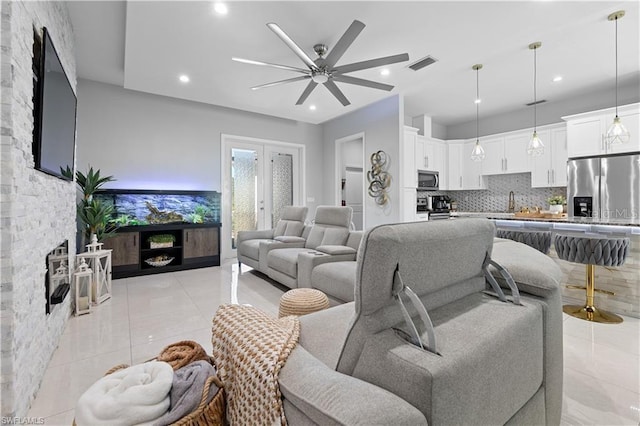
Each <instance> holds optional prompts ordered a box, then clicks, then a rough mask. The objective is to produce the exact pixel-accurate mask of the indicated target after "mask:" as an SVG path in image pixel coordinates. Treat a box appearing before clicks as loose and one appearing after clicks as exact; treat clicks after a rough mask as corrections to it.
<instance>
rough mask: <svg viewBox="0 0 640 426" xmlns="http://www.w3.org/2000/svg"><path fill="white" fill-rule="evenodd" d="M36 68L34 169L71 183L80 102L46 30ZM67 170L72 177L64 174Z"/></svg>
mask: <svg viewBox="0 0 640 426" xmlns="http://www.w3.org/2000/svg"><path fill="white" fill-rule="evenodd" d="M35 54H38V52H35ZM37 68H38V70H37V75H36V76H37V83H36V93H35V96H34V112H35V114H34V117H35V128H34V141H33V157H34V161H35V167H36V169H38V170H40V171H43V172H45V173H48V174H50V175H53V176H57V177H59V178H61V179H66V180H72V179H73V170H74V168H73V164H74V155H75V145H76V103H77V99H76V95H75V93H74V92H73V88H72V87H71V83H70V82H69V79H68V78H67V75H66V74H65V72H64V69H63V68H62V64H61V62H60V58H59V56H58V53H57V52H56V49H55V47H54V45H53V41H52V40H51V37H50V35H49V32H48V31H47V29H46V28H43V34H42V43H41V49H40V57H39V67H37ZM68 169H69V170H70V171H71V173H65V171H67V170H68Z"/></svg>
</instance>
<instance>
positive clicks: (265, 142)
mask: <svg viewBox="0 0 640 426" xmlns="http://www.w3.org/2000/svg"><path fill="white" fill-rule="evenodd" d="M243 145H244V146H247V147H248V146H256V145H261V146H262V147H263V148H264V153H265V154H266V153H268V152H272V151H273V150H276V149H277V148H280V149H284V150H285V151H289V150H290V151H291V152H292V153H293V152H296V153H297V154H298V155H294V156H293V169H294V173H293V174H294V179H293V203H294V205H298V206H302V205H304V200H305V199H306V197H305V195H306V187H307V185H306V173H305V158H306V157H305V154H306V147H305V145H303V144H297V143H291V142H283V141H277V140H271V139H262V138H253V137H248V136H239V135H231V134H225V133H222V134H221V135H220V163H221V164H220V182H221V186H222V188H221V190H222V230H221V235H220V241H221V244H220V245H221V247H220V250H221V252H220V255H221V259H230V258H233V257H235V256H236V253H235V252H236V251H235V250H234V249H232V247H231V149H232V148H236V147H237V148H242V147H243ZM270 158H271V157H269V159H270ZM296 170H297V171H298V173H297V174H298V175H299V176H300V179H299V180H297V179H295V176H296ZM264 184H265V185H267V186H268V185H270V183H264ZM265 198H267V197H265ZM268 203H270V201H268ZM265 208H267V206H265ZM268 208H271V207H270V206H268ZM266 219H267V218H265V220H264V222H265V225H264V226H265V227H267V228H268V227H269V226H270V221H267V220H266ZM267 223H269V226H266V224H267Z"/></svg>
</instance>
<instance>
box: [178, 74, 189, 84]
mask: <svg viewBox="0 0 640 426" xmlns="http://www.w3.org/2000/svg"><path fill="white" fill-rule="evenodd" d="M178 79H179V80H180V81H181V82H183V83H188V82H189V76H188V75H186V74H182V75H181V76H180V77H178Z"/></svg>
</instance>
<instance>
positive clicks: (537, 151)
mask: <svg viewBox="0 0 640 426" xmlns="http://www.w3.org/2000/svg"><path fill="white" fill-rule="evenodd" d="M540 46H542V43H541V42H539V41H536V42H534V43H531V44H530V45H529V49H531V50H533V134H532V135H531V139H529V145H528V146H527V154H529V155H531V156H533V157H537V156H539V155H542V154H544V144H543V143H542V140H541V139H540V137H539V136H538V132H537V131H536V126H537V121H538V115H537V113H538V110H537V103H538V99H537V97H536V96H537V93H536V89H537V87H536V86H537V72H538V64H537V61H536V59H537V55H536V51H537V50H538V49H539V48H540Z"/></svg>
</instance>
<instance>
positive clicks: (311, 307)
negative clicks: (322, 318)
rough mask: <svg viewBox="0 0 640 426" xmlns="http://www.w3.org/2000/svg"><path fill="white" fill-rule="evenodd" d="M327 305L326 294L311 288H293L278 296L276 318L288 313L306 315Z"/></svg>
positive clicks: (325, 307)
mask: <svg viewBox="0 0 640 426" xmlns="http://www.w3.org/2000/svg"><path fill="white" fill-rule="evenodd" d="M328 307H329V299H328V298H327V295H326V294H324V293H323V292H321V291H320V290H316V289H313V288H295V289H293V290H289V291H287V292H286V293H285V294H283V295H282V297H281V298H280V307H279V309H278V318H282V317H286V316H289V315H306V314H310V313H312V312H317V311H321V310H323V309H327V308H328Z"/></svg>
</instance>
